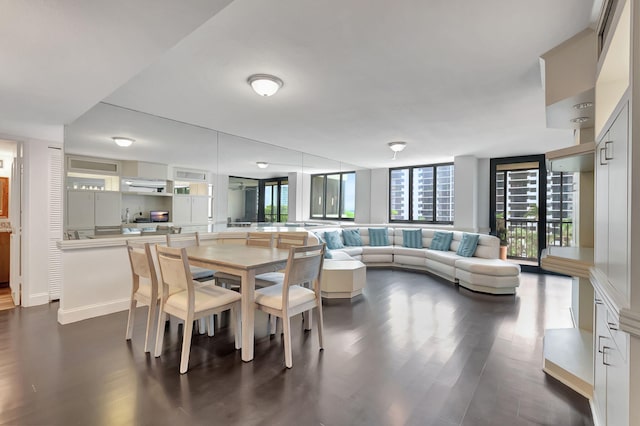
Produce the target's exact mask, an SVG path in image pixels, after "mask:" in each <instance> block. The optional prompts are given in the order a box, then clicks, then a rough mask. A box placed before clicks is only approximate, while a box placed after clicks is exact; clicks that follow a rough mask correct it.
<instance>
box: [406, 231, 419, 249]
mask: <svg viewBox="0 0 640 426" xmlns="http://www.w3.org/2000/svg"><path fill="white" fill-rule="evenodd" d="M402 246H403V247H408V248H414V249H421V248H422V229H403V230H402Z"/></svg>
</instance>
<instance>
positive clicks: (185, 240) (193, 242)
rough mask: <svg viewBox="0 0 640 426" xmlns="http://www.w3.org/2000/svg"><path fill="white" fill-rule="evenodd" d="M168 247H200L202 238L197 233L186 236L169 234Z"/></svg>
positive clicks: (186, 234)
mask: <svg viewBox="0 0 640 426" xmlns="http://www.w3.org/2000/svg"><path fill="white" fill-rule="evenodd" d="M167 245H168V246H169V247H178V248H181V247H194V246H199V245H200V237H199V235H198V233H197V232H189V233H185V234H167Z"/></svg>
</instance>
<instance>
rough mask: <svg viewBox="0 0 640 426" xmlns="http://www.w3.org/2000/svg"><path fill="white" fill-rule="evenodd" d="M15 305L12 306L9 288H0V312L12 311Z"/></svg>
mask: <svg viewBox="0 0 640 426" xmlns="http://www.w3.org/2000/svg"><path fill="white" fill-rule="evenodd" d="M15 307H16V305H14V304H13V298H12V297H11V288H10V287H0V311H4V310H5V309H13V308H15Z"/></svg>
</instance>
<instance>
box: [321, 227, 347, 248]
mask: <svg viewBox="0 0 640 426" xmlns="http://www.w3.org/2000/svg"><path fill="white" fill-rule="evenodd" d="M324 239H325V241H326V242H327V248H328V249H329V250H335V249H341V248H344V244H342V238H340V233H339V232H338V231H330V232H325V233H324Z"/></svg>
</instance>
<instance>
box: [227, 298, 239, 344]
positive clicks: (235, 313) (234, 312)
mask: <svg viewBox="0 0 640 426" xmlns="http://www.w3.org/2000/svg"><path fill="white" fill-rule="evenodd" d="M241 309H242V308H241V307H240V303H236V304H235V305H233V306H232V307H231V319H230V321H231V324H232V325H231V327H232V329H233V335H234V339H235V345H236V349H241V348H242V314H241Z"/></svg>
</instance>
